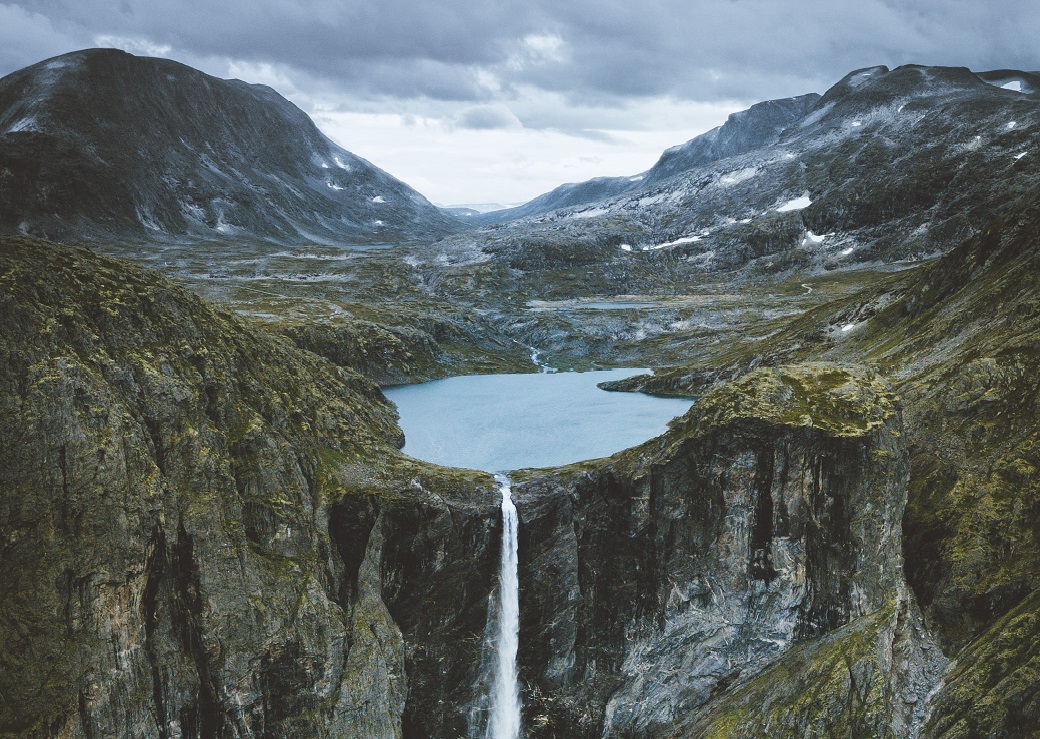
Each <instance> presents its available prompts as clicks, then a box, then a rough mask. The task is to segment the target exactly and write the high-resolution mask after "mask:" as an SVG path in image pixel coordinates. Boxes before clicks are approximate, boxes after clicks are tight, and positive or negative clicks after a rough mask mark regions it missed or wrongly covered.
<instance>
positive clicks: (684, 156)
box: [644, 93, 820, 184]
mask: <svg viewBox="0 0 1040 739" xmlns="http://www.w3.org/2000/svg"><path fill="white" fill-rule="evenodd" d="M819 100H820V96H819V95H817V94H816V93H809V94H808V95H799V96H798V97H793V98H783V99H780V100H767V101H765V102H763V103H756V104H755V105H752V106H751V107H750V108H748V109H747V110H742V111H740V112H739V113H734V114H733V115H731V116H730V117H729V118H728V119H727V120H726V122H725V123H724V124H723V125H721V126H719V127H718V128H713V129H712V130H710V131H708V132H707V133H705V134H702V135H700V136H698V137H696V138H694V139H691V140H690V141H687V142H686V143H685V144H683V145H682V146H676V147H675V148H672V149H669V150H668V151H666V152H665V153H664V154H662V155H661V158H660V159H658V160H657V163H656V164H655V165H654V166H653V167H652V168H651V169H650V170H649V171H648V172H647V173H646V176H645V178H644V179H645V183H646V184H649V183H652V182H661V181H663V180H666V179H668V178H669V177H674V176H675V175H677V174H681V173H683V172H686V171H689V170H691V169H694V168H696V167H701V166H703V165H705V164H710V163H712V162H717V161H719V160H720V159H726V158H728V157H733V156H737V155H738V154H744V153H746V152H749V151H754V150H755V149H760V148H762V147H763V146H769V145H770V144H775V143H776V142H777V141H778V140H779V139H780V135H781V134H782V133H783V132H784V131H785V130H786V129H787V128H788V127H789V126H792V125H794V124H795V123H797V122H798V121H800V120H801V119H802V118H804V117H805V116H806V115H807V114H808V113H809V112H810V111H811V110H812V109H813V108H814V107H815V106H816V104H817V102H819Z"/></svg>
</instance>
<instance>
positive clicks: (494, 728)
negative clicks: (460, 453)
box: [487, 475, 520, 739]
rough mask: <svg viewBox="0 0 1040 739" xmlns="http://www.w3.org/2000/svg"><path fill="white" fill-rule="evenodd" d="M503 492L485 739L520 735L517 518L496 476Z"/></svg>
mask: <svg viewBox="0 0 1040 739" xmlns="http://www.w3.org/2000/svg"><path fill="white" fill-rule="evenodd" d="M496 479H497V480H498V488H499V491H500V492H501V493H502V569H501V572H500V574H499V594H498V629H497V630H496V645H497V650H496V655H495V680H494V684H493V685H492V688H491V719H490V721H489V722H488V730H487V739H518V737H519V736H520V686H519V685H518V683H517V676H516V652H517V648H518V647H519V646H520V580H519V578H518V574H517V569H518V565H519V562H520V558H519V546H518V545H519V533H520V519H519V518H518V517H517V515H516V506H515V505H513V499H512V498H511V497H510V495H511V493H512V488H511V487H510V485H511V483H510V480H509V478H508V477H506V476H505V475H498V476H496Z"/></svg>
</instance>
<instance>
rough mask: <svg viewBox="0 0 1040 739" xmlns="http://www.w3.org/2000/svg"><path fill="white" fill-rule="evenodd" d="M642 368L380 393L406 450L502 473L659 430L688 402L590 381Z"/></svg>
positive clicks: (628, 442)
mask: <svg viewBox="0 0 1040 739" xmlns="http://www.w3.org/2000/svg"><path fill="white" fill-rule="evenodd" d="M646 371H647V370H645V369H631V368H629V369H618V370H609V371H603V372H560V373H557V374H528V375H469V376H466V377H453V378H450V379H447V380H436V381H434V382H427V383H423V384H421V385H405V386H402V387H395V388H389V389H387V390H385V391H384V392H385V393H386V396H387V397H388V398H390V400H392V401H393V402H394V403H396V404H397V407H398V410H399V411H400V413H401V422H400V423H401V428H402V429H403V430H404V434H405V447H404V452H405V453H406V454H408V455H410V456H412V457H416V458H418V459H424V460H427V461H429V462H436V463H437V464H443V465H449V466H452V467H467V468H470V469H478V470H486V471H488V472H504V471H508V470H515V469H520V468H522V467H556V466H558V465H563V464H570V463H572V462H580V461H581V460H584V459H595V458H597V457H606V456H609V455H611V454H613V453H614V452H619V451H621V450H622V449H627V448H628V447H630V446H635V445H636V444H640V443H642V442H644V441H646V440H647V439H651V438H653V437H654V436H658V435H660V434H662V433H664V432H665V431H666V430H667V428H668V421H670V420H671V419H672V418H674V417H675V416H678V415H681V414H683V413H685V412H686V411H687V410H689V408H690V405H691V401H689V400H679V399H675V398H655V397H651V396H649V395H642V394H640V393H612V392H607V391H605V390H600V389H599V388H597V387H596V384H597V383H600V382H605V381H607V380H619V379H622V378H625V377H631V376H632V375H638V374H644V373H645V372H646Z"/></svg>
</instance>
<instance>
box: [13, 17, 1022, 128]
mask: <svg viewBox="0 0 1040 739" xmlns="http://www.w3.org/2000/svg"><path fill="white" fill-rule="evenodd" d="M0 29H3V30H0V72H3V73H6V72H9V71H12V70H14V69H16V68H18V67H20V66H24V65H25V64H28V63H31V62H32V61H36V60H38V59H42V58H44V57H46V56H48V55H52V54H55V53H60V52H61V51H70V50H72V49H74V48H81V47H84V46H91V45H96V44H97V43H99V41H100V42H105V41H107V42H109V43H112V44H113V45H122V46H123V47H124V48H128V49H129V50H132V51H136V52H137V53H140V51H142V50H144V51H147V50H149V49H154V50H157V53H164V54H165V55H169V56H172V57H173V58H177V59H180V60H182V61H185V62H187V63H192V62H193V61H194V60H206V59H209V60H213V59H227V60H235V61H240V62H244V63H252V64H268V65H275V66H277V67H279V68H281V69H284V70H287V72H286V74H288V75H289V76H290V77H292V78H293V79H299V80H303V81H305V82H306V81H308V80H309V81H310V83H313V84H315V85H324V86H325V87H326V88H328V89H333V90H336V91H337V92H339V93H340V94H342V95H346V96H351V97H353V98H357V99H368V100H380V99H382V100H388V99H404V100H407V99H432V100H442V101H457V102H462V103H468V104H492V103H495V102H499V101H502V100H508V99H509V98H510V96H511V95H512V96H515V95H517V94H518V92H517V91H520V90H532V89H533V90H541V91H546V92H552V93H555V94H559V95H562V96H565V97H566V98H567V99H568V100H572V101H577V102H581V103H585V104H610V103H611V102H615V103H616V102H617V101H625V100H631V99H638V98H646V97H653V96H667V97H671V98H674V99H685V100H698V101H717V100H742V101H748V102H754V101H756V100H761V99H765V98H769V97H780V96H786V95H794V94H800V93H804V92H809V91H814V90H815V91H822V90H823V89H825V88H826V87H827V86H828V85H829V84H831V83H833V82H834V81H836V80H837V79H839V78H840V77H841V76H843V75H844V74H845V73H846V72H848V71H850V70H851V69H854V68H857V67H863V66H869V65H873V64H888V65H889V66H895V65H898V64H902V63H908V62H916V63H923V64H950V65H963V66H970V67H972V68H974V69H990V68H1001V67H1019V68H1027V69H1036V68H1040V47H1038V46H1037V45H1036V43H1035V39H1036V38H1038V37H1040V13H1038V12H1037V11H1036V5H1035V0H1021V1H1019V0H1004V1H1003V2H990V3H974V2H965V1H963V0H956V1H951V0H919V1H917V2H901V3H897V2H889V1H887V0H858V1H857V2H842V1H839V2H835V1H834V0H798V1H797V2H796V1H795V0H721V1H719V0H712V1H708V0H692V1H691V0H658V1H653V0H651V1H649V2H640V3H633V2H630V0H623V1H618V0H524V1H523V2H520V1H518V0H490V1H488V2H473V0H439V1H431V0H425V1H423V0H381V1H380V2H360V1H358V0H347V1H345V2H344V1H343V0H297V1H296V2H289V1H288V0H259V1H257V0H229V1H228V2H221V3H212V2H210V1H209V0H165V1H164V2H158V1H155V0H152V1H149V2H143V1H141V0H123V1H122V2H111V0H33V1H30V0H20V1H15V2H6V3H2V2H0ZM135 45H136V46H135ZM34 51H35V52H36V56H35V58H33V53H34ZM301 84H303V83H301ZM473 110H474V111H475V112H472V113H471V114H465V115H463V116H462V118H460V119H459V120H458V121H457V123H458V125H461V126H470V127H476V128H480V127H498V126H502V125H512V122H511V121H507V120H506V118H505V117H500V119H497V120H496V119H495V117H494V115H493V114H492V113H491V112H489V111H490V110H492V109H481V108H479V107H478V108H474V109H473ZM481 111H483V112H481ZM498 112H499V113H501V110H499V111H498ZM521 117H522V116H521ZM524 124H525V125H527V124H528V121H527V120H524Z"/></svg>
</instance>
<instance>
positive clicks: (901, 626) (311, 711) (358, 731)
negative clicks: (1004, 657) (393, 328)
mask: <svg viewBox="0 0 1040 739" xmlns="http://www.w3.org/2000/svg"><path fill="white" fill-rule="evenodd" d="M0 265H2V271H0V285H2V286H3V288H4V290H3V292H2V295H3V298H2V299H3V304H2V312H3V315H4V317H5V320H4V321H3V322H2V324H0V346H2V350H3V355H4V358H5V362H4V363H3V367H4V370H3V371H4V375H3V380H2V386H0V387H2V392H3V396H2V407H3V409H4V416H5V423H4V424H3V431H2V433H3V439H2V442H3V448H4V449H5V450H10V451H9V454H8V457H7V460H6V462H5V465H4V466H3V471H2V475H3V477H2V478H0V486H2V490H3V495H2V501H3V508H2V510H0V514H2V517H0V535H2V537H3V538H2V540H0V541H2V548H0V556H2V559H3V561H2V564H3V568H2V575H0V582H2V585H3V587H2V588H0V618H2V619H3V623H2V628H0V634H2V635H3V636H2V638H3V644H2V648H0V695H2V696H3V703H2V704H0V733H3V734H5V735H12V736H27V737H46V736H69V737H91V736H101V735H113V736H118V737H136V736H170V737H173V736H184V737H221V736H240V737H248V736H257V737H260V736H264V737H313V736H329V737H331V736H358V737H395V736H404V737H427V736H429V737H448V736H461V735H469V736H473V735H479V732H480V728H479V726H478V725H477V724H475V723H474V716H473V715H471V707H472V706H473V705H474V700H475V697H476V696H477V694H478V692H479V689H480V688H479V685H480V678H481V675H480V665H481V658H482V651H483V648H484V647H483V640H484V635H485V633H486V625H487V624H486V619H487V604H488V598H489V595H490V594H491V592H492V591H493V590H494V588H495V586H496V572H497V569H498V543H499V540H500V537H501V520H500V512H499V505H498V500H497V497H498V496H497V494H496V490H495V485H494V482H493V481H492V480H491V478H490V477H489V476H487V475H483V474H481V473H470V472H466V471H463V470H450V469H445V468H438V467H435V466H433V465H427V464H423V463H418V462H416V461H414V460H410V459H408V458H406V457H403V456H402V455H400V453H399V452H398V451H397V450H396V443H397V440H398V436H399V430H398V429H397V427H396V424H395V423H394V416H393V411H392V408H391V407H390V406H389V405H388V404H387V403H386V401H385V400H384V399H383V398H382V396H381V394H380V393H379V391H378V389H377V388H376V387H375V386H374V385H372V384H371V383H370V382H369V381H367V380H365V379H364V378H362V377H360V376H358V375H355V374H353V373H351V372H350V371H349V370H345V369H342V368H339V367H336V366H334V365H332V364H330V363H329V362H327V361H326V360H323V359H320V358H318V357H316V356H315V355H312V354H309V353H306V352H302V351H300V350H299V349H297V348H296V347H294V346H292V345H291V344H290V343H289V342H287V341H286V340H284V339H280V338H278V337H276V336H274V335H272V334H268V333H266V332H264V331H262V330H260V329H258V328H256V327H255V326H252V325H250V324H246V323H243V322H241V321H240V320H238V319H237V318H235V317H233V316H230V315H228V314H226V313H222V312H220V311H218V310H215V309H213V308H211V307H210V306H208V305H206V304H205V303H204V302H203V301H202V300H200V299H199V298H197V297H195V296H192V295H191V294H190V293H188V292H186V291H184V290H181V289H180V288H177V287H175V286H173V285H171V284H170V283H168V282H167V281H165V280H164V279H163V278H161V277H159V276H158V275H156V274H154V273H150V272H146V271H142V270H139V269H136V268H132V267H128V266H126V265H124V264H121V263H119V262H117V261H114V260H111V259H107V258H104V257H99V256H97V255H96V254H94V253H92V252H90V251H88V250H85V249H78V248H73V247H63V246H57V245H52V244H48V243H46V242H41V241H37V240H31V239H17V238H16V239H5V240H3V242H2V243H0ZM906 474H907V464H906V447H905V439H904V438H903V437H902V436H901V427H900V416H899V408H898V402H897V400H896V398H895V397H894V396H893V395H892V393H891V391H890V389H889V388H888V387H887V386H886V385H885V384H884V382H883V381H881V380H880V379H879V378H878V377H877V376H875V375H873V374H871V373H870V372H868V371H865V370H858V369H848V368H841V367H837V366H834V365H807V366H799V367H790V368H785V369H783V370H772V371H765V370H763V371H758V372H756V373H752V374H751V375H749V376H747V377H746V378H744V379H743V380H740V381H738V382H735V383H731V384H729V385H727V386H724V387H722V388H720V389H718V390H717V391H716V392H714V393H713V394H710V395H709V396H707V397H705V398H703V399H702V400H701V401H700V402H699V403H698V404H697V406H695V408H694V409H693V410H692V411H691V412H690V414H688V415H687V416H686V417H684V418H682V419H681V420H679V421H677V422H675V423H674V424H673V427H672V429H671V430H670V431H669V432H668V434H666V435H665V436H663V437H660V438H659V439H656V440H653V441H651V442H648V443H647V444H645V445H643V446H641V447H637V448H635V449H633V450H629V451H627V452H623V453H621V454H619V455H615V456H614V457H613V458H611V459H609V460H599V461H593V462H588V463H582V464H580V465H575V466H572V467H569V468H563V469H560V470H551V471H543V472H527V473H520V474H519V475H518V476H517V482H516V486H515V491H516V498H517V508H518V510H519V515H520V519H521V527H520V536H521V542H520V552H521V555H520V593H521V599H522V602H521V618H522V621H521V634H520V654H519V659H520V678H521V684H522V685H523V686H524V688H523V689H524V704H525V709H526V713H525V732H526V735H529V736H545V737H550V736H575V737H581V736H599V735H606V736H619V737H620V736H624V737H636V736H662V735H666V734H667V733H669V732H671V731H674V730H677V729H678V730H680V731H681V732H684V734H685V733H686V732H688V731H689V730H688V729H683V728H682V727H683V726H685V725H686V724H687V722H690V721H702V722H703V721H709V722H715V724H717V725H724V724H725V722H726V721H730V720H731V718H730V717H731V716H732V715H733V713H734V712H735V711H738V712H739V711H745V713H747V712H749V711H750V709H747V708H746V707H742V706H744V704H742V703H740V701H741V700H742V698H741V697H742V696H745V695H748V694H753V692H754V691H755V690H756V689H757V688H756V685H757V683H756V682H755V679H756V676H758V675H761V674H771V673H772V674H775V671H777V670H785V669H789V666H790V665H791V664H792V662H791V660H796V661H798V660H800V661H801V662H800V663H799V664H807V665H808V667H806V668H805V669H803V670H800V671H799V673H798V674H797V675H794V676H791V677H789V679H786V680H783V681H774V689H771V690H772V692H771V695H772V696H773V706H774V708H775V710H777V711H787V712H788V713H787V714H785V715H788V714H789V715H793V716H797V717H799V720H802V717H804V716H809V718H810V719H812V720H816V721H823V720H825V718H826V717H827V716H831V715H832V714H833V715H841V716H844V717H847V721H848V725H849V726H851V727H857V726H869V727H871V728H872V730H873V729H881V730H883V731H884V732H888V733H891V734H892V735H898V734H899V732H900V731H901V730H903V729H905V728H907V727H914V726H917V725H918V724H919V723H920V721H921V719H922V712H923V706H924V701H923V700H921V699H922V698H923V696H924V695H925V694H926V693H927V692H928V691H929V689H930V688H931V687H932V686H933V685H934V683H935V681H936V679H937V677H938V675H939V673H940V672H941V668H942V665H943V662H944V660H943V658H942V656H941V654H940V653H939V652H938V651H937V650H936V649H935V648H934V647H933V646H932V645H931V643H930V641H929V639H928V638H927V636H925V635H924V633H923V631H922V630H921V628H920V623H919V619H918V616H917V611H916V608H915V606H914V604H913V600H912V598H911V597H910V595H909V592H908V589H907V588H906V586H905V582H904V580H903V575H902V567H901V554H900V552H901V531H900V518H901V512H902V507H903V503H904V500H905V494H906ZM799 644H801V645H802V646H796V645H799ZM846 663H847V667H848V669H846ZM764 670H768V671H770V672H767V673H763V671H764ZM814 670H815V671H816V672H815V673H814V672H813V671H814ZM812 674H821V675H824V676H826V677H827V679H826V680H823V678H821V680H820V681H817V682H815V683H813V684H811V685H805V684H803V682H802V680H803V679H804V678H805V676H806V675H812ZM881 675H886V676H887V678H886V680H887V681H883V680H881V678H880V676H881ZM879 681H880V682H879ZM850 696H851V697H850ZM850 701H851V702H850ZM762 705H763V704H762V702H761V701H755V702H754V707H755V710H761V708H762ZM742 720H744V719H742ZM719 722H721V723H719ZM773 724H774V725H775V724H776V722H775V721H773ZM748 725H751V724H748ZM763 725H764V724H763ZM785 725H786V724H785ZM790 725H792V726H793V725H794V724H793V723H791V724H790ZM698 731H699V730H698ZM763 731H764V730H763ZM792 731H793V729H792ZM853 733H856V732H853ZM859 734H860V735H865V734H864V732H862V731H861V732H859ZM692 735H697V734H696V733H694V734H692Z"/></svg>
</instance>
